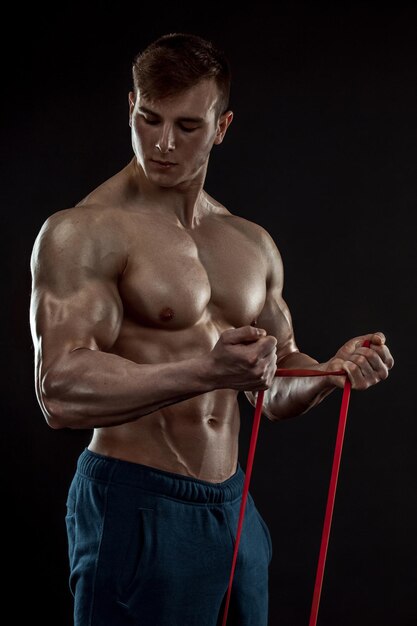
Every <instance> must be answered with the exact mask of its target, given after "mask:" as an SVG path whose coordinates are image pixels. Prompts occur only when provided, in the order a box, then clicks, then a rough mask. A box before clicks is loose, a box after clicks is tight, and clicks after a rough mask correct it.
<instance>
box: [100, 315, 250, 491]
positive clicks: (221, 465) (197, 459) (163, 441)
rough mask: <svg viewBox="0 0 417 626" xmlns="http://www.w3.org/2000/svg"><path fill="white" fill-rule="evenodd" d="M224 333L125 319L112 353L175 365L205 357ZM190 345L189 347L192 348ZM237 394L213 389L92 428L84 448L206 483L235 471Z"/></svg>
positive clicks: (210, 328)
mask: <svg viewBox="0 0 417 626" xmlns="http://www.w3.org/2000/svg"><path fill="white" fill-rule="evenodd" d="M221 330H223V329H219V328H218V324H216V325H215V327H214V326H213V325H212V324H207V320H206V323H203V324H198V325H196V326H194V328H193V329H184V330H176V331H175V332H172V331H171V330H165V329H155V328H149V327H148V328H146V327H143V326H141V325H136V324H133V323H129V322H128V321H126V320H125V323H124V324H123V327H122V331H121V333H120V336H119V339H118V341H117V343H116V345H115V346H114V349H113V350H112V352H115V353H116V354H119V355H120V356H124V357H125V358H128V359H130V360H132V361H135V362H137V363H163V362H172V361H180V360H183V359H186V358H191V357H193V356H197V355H198V354H201V351H203V353H208V352H209V351H210V350H211V349H212V348H213V346H214V344H215V343H216V341H217V339H218V337H219V336H220V332H221ZM191 346H193V348H191ZM237 395H238V392H237V391H235V390H233V389H217V390H214V391H211V392H208V393H204V394H201V395H199V396H196V397H194V398H190V399H187V400H184V401H181V402H177V403H175V404H171V405H169V406H167V407H164V408H163V409H160V410H158V411H155V412H153V413H150V414H148V415H145V416H143V417H140V418H138V419H137V420H136V421H133V422H128V423H126V424H122V425H120V426H110V427H106V428H96V429H95V430H94V432H93V437H92V440H91V442H90V445H89V446H88V447H89V449H90V450H91V451H93V452H96V453H98V454H103V455H107V456H111V457H114V458H118V459H121V460H124V461H129V462H133V463H140V464H142V465H147V466H150V467H155V468H158V469H162V470H164V471H168V472H172V473H176V474H182V475H184V476H190V477H193V478H197V479H199V480H204V481H208V482H213V483H216V482H222V481H224V480H227V479H228V478H230V477H231V476H232V475H233V474H234V473H235V471H236V467H237V460H238V437H239V428H240V414H239V404H238V401H237Z"/></svg>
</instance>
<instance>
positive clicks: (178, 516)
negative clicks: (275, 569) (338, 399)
mask: <svg viewBox="0 0 417 626" xmlns="http://www.w3.org/2000/svg"><path fill="white" fill-rule="evenodd" d="M133 80H134V90H133V92H131V93H130V94H129V113H130V115H129V121H130V126H131V132H132V145H133V152H134V156H133V158H132V160H131V162H130V163H128V165H127V166H126V167H125V168H124V169H122V170H121V171H120V172H118V173H117V174H115V176H113V177H112V178H110V179H109V180H107V181H106V182H104V183H103V184H102V185H100V186H99V187H98V188H97V189H95V190H94V191H93V192H92V193H90V194H89V195H88V196H87V197H86V198H85V199H84V200H82V201H81V202H80V203H79V204H77V206H75V207H73V208H70V209H67V210H62V211H59V212H57V213H55V214H53V215H51V216H50V217H49V218H48V219H47V220H46V222H45V224H44V225H43V227H42V228H41V230H40V233H39V235H38V237H37V239H36V242H35V245H34V249H33V256H32V275H33V292H32V301H31V329H32V335H33V341H34V345H35V353H36V360H35V368H36V390H37V397H38V400H39V403H40V406H41V409H42V411H43V413H44V415H45V418H46V420H47V422H48V424H49V425H50V426H51V427H52V428H74V429H93V436H92V439H91V442H90V444H89V446H88V449H87V450H84V451H83V452H82V453H81V455H80V458H79V461H78V467H77V471H76V473H75V475H74V479H73V481H72V484H71V487H70V490H69V495H68V503H67V504H68V515H67V518H66V521H67V528H68V540H69V559H70V565H71V573H70V584H71V590H72V592H73V594H74V597H75V609H74V624H75V626H87V625H88V626H99V625H100V626H101V625H106V626H119V625H120V626H122V625H125V624H126V625H127V624H137V625H139V624H140V625H141V626H142V625H143V626H197V625H198V626H216V624H217V623H218V619H219V618H220V617H221V608H222V602H224V596H225V593H226V590H227V584H228V578H229V573H230V566H231V559H232V553H233V535H234V534H235V531H236V524H237V518H238V512H239V504H240V500H239V498H240V495H241V491H242V486H243V472H242V469H241V468H240V467H239V466H238V434H239V408H238V401H237V397H238V394H239V392H241V391H243V392H245V394H246V395H247V397H248V399H249V401H250V402H251V403H252V404H254V403H255V401H256V392H257V391H259V390H264V392H265V401H264V408H263V413H264V414H265V415H266V416H267V417H268V418H270V419H271V420H279V419H283V418H288V417H291V416H294V415H299V414H301V413H304V412H305V411H307V410H308V409H310V408H311V407H313V406H315V405H317V404H318V403H319V402H320V401H321V400H322V399H323V398H324V397H325V396H327V395H328V394H329V393H330V392H331V391H332V390H334V389H335V388H337V387H339V388H340V387H343V385H344V379H343V377H340V376H328V377H313V378H303V379H291V378H283V379H278V378H275V377H274V373H275V370H276V368H277V366H279V367H286V368H288V367H290V368H291V367H293V368H298V367H302V368H305V367H308V368H310V369H311V368H313V369H323V370H328V371H333V370H340V369H343V370H345V371H346V374H347V376H348V377H349V379H350V381H351V383H352V388H353V389H366V388H368V387H370V386H371V385H374V384H376V383H378V382H379V381H381V380H384V379H386V378H387V376H388V373H389V370H390V368H391V367H392V365H393V358H392V356H391V354H390V351H389V349H388V348H387V346H386V345H385V338H384V335H383V334H382V333H379V332H376V333H369V334H365V335H363V336H360V337H355V338H353V339H351V340H349V341H347V343H345V344H344V345H343V346H342V347H341V348H340V349H339V350H338V352H337V353H336V354H335V356H334V357H332V358H330V359H329V360H328V361H327V362H325V363H318V362H317V361H316V360H315V359H313V358H312V357H310V356H307V355H306V354H303V353H301V352H300V351H299V350H298V348H297V345H296V342H295V339H294V333H293V328H292V324H291V315H290V312H289V310H288V307H287V305H286V303H285V301H284V300H283V295H282V286H283V268H282V261H281V258H280V254H279V252H278V250H277V248H276V246H275V244H274V242H273V240H272V238H271V237H270V235H269V234H268V233H267V232H266V231H265V230H264V229H263V228H262V227H260V226H259V225H257V224H255V223H252V222H250V221H248V220H245V219H243V218H241V217H238V216H236V215H233V214H232V213H230V212H229V211H228V210H227V209H226V208H225V207H224V206H222V205H221V204H220V203H219V202H217V201H216V200H214V199H213V198H211V197H210V196H209V195H208V194H207V193H206V192H205V191H204V188H203V187H204V181H205V177H206V172H207V166H208V161H209V155H210V152H211V150H212V148H213V146H214V145H219V144H220V143H221V142H222V141H223V138H224V136H225V134H226V132H227V130H228V127H229V125H230V123H231V122H232V119H233V113H232V111H230V110H229V108H228V98H229V88H230V74H229V66H228V63H227V60H226V59H225V58H224V55H223V54H222V53H221V52H220V51H218V50H216V49H215V48H214V47H213V46H212V45H211V44H210V43H209V42H206V41H204V40H202V39H201V38H199V37H195V36H190V35H181V34H180V35H178V34H174V35H168V36H164V37H162V38H160V39H159V40H157V41H156V42H154V43H153V44H151V45H150V46H149V47H148V48H147V49H146V50H145V51H144V52H143V53H142V54H140V55H138V56H137V57H136V59H135V62H134V65H133ZM365 339H368V340H370V347H369V348H363V347H362V344H363V342H364V340H365ZM270 558H271V540H270V535H269V532H268V529H267V528H266V525H265V523H264V521H263V520H262V518H261V516H260V515H259V512H258V511H257V509H256V507H255V505H254V503H253V500H252V498H251V497H249V499H248V505H247V509H246V517H245V524H244V530H243V534H242V538H241V544H240V552H239V560H238V565H237V568H236V573H235V582H234V587H233V594H232V599H231V605H230V612H229V616H230V621H229V622H228V624H230V625H232V624H236V625H239V626H249V625H250V626H266V624H267V604H268V591H267V586H268V582H267V581H268V565H269V562H270Z"/></svg>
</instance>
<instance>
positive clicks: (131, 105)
mask: <svg viewBox="0 0 417 626" xmlns="http://www.w3.org/2000/svg"><path fill="white" fill-rule="evenodd" d="M134 108H135V94H134V93H133V91H129V126H132V115H133V109H134Z"/></svg>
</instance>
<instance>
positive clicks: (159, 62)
mask: <svg viewBox="0 0 417 626" xmlns="http://www.w3.org/2000/svg"><path fill="white" fill-rule="evenodd" d="M132 74H133V85H134V91H135V94H136V93H137V92H138V91H140V92H141V93H142V94H143V95H144V96H145V98H149V99H150V100H157V99H160V98H165V97H166V96H170V95H174V94H178V93H180V92H181V91H185V90H186V89H189V88H190V87H193V86H194V85H196V84H197V83H199V82H200V81H202V80H204V79H210V78H214V80H215V82H216V85H217V88H218V90H219V98H218V101H217V105H216V110H217V115H221V114H222V113H224V112H225V111H227V110H228V106H229V97H230V82H231V72H230V65H229V62H228V60H227V58H226V55H225V54H224V52H223V51H222V50H220V49H218V48H217V47H216V46H214V44H213V43H212V42H210V41H207V40H206V39H203V38H202V37H199V36H198V35H191V34H186V33H169V34H167V35H162V37H159V38H158V39H156V40H155V41H154V42H153V43H151V44H149V45H148V46H147V47H146V48H145V49H144V50H143V51H142V52H139V53H138V54H137V55H136V57H135V58H134V61H133V67H132Z"/></svg>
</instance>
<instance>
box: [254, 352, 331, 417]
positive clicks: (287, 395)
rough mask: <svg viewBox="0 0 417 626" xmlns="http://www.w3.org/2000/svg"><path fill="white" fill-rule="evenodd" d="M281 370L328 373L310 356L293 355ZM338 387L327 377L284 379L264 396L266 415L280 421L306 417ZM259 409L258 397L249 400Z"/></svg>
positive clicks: (283, 360) (282, 365)
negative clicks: (308, 370) (301, 416)
mask: <svg viewBox="0 0 417 626" xmlns="http://www.w3.org/2000/svg"><path fill="white" fill-rule="evenodd" d="M277 367H278V368H279V369H281V368H282V369H287V368H288V369H313V370H317V369H324V366H323V365H322V364H320V363H318V362H317V361H315V360H314V359H312V358H311V357H309V356H308V355H306V354H302V353H299V352H295V353H292V354H290V355H288V356H287V357H285V358H284V359H282V360H281V361H279V362H278V364H277ZM334 389H335V386H334V385H333V384H332V383H330V381H329V378H328V377H326V376H311V377H309V376H307V377H304V376H303V377H300V376H295V377H288V376H285V377H280V376H277V377H276V378H275V379H274V382H273V384H272V387H270V388H269V389H267V390H265V392H264V404H263V407H264V408H263V413H264V414H265V415H266V416H267V417H268V418H269V419H271V420H273V421H277V420H281V419H288V418H290V417H295V416H297V415H302V414H303V413H306V412H307V411H308V410H310V409H311V408H312V407H314V406H316V405H318V404H319V403H320V402H321V401H322V400H323V399H324V398H325V397H326V396H328V395H329V394H330V393H331V392H332V391H333V390H334ZM248 397H249V400H250V401H251V403H252V404H253V405H254V406H255V403H256V397H255V396H252V397H250V396H248Z"/></svg>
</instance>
